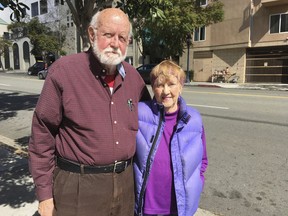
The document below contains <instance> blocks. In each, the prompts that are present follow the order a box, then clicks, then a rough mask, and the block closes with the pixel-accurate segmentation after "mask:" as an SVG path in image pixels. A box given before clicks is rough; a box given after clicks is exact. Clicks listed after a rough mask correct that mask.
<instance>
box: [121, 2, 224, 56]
mask: <svg viewBox="0 0 288 216" xmlns="http://www.w3.org/2000/svg"><path fill="white" fill-rule="evenodd" d="M127 2H128V4H127V5H126V8H125V7H124V8H125V10H126V11H127V13H128V14H129V15H130V17H137V19H133V21H134V22H133V26H134V30H135V34H134V36H135V38H136V40H137V41H142V45H143V54H144V55H150V56H151V57H152V58H153V56H154V57H157V56H158V57H159V56H160V57H161V58H169V57H176V56H179V55H182V53H183V50H184V49H185V46H186V38H187V35H191V34H192V33H193V31H194V29H195V28H196V27H201V26H204V25H206V26H207V25H210V24H212V23H216V22H219V21H222V20H223V17H224V12H223V3H221V2H220V1H218V0H213V1H212V2H211V3H210V4H208V6H206V7H200V6H199V2H198V1H196V0H161V1H139V2H140V3H139V4H135V1H129V0H128V1H127ZM129 2H130V4H129ZM142 2H146V4H148V3H150V4H151V5H152V4H154V7H151V8H152V10H150V11H149V10H146V9H147V8H146V9H145V7H143V6H142V5H141V3H142ZM144 4H145V3H144ZM151 5H150V6H151Z"/></svg>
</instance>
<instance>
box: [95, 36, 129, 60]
mask: <svg viewBox="0 0 288 216" xmlns="http://www.w3.org/2000/svg"><path fill="white" fill-rule="evenodd" d="M92 51H93V53H94V55H95V56H96V57H97V58H98V60H99V61H100V63H101V64H105V65H118V64H119V63H121V62H122V61H124V60H125V58H126V55H127V49H126V51H125V54H124V55H122V53H121V51H120V50H119V49H117V50H116V49H113V48H111V47H108V48H106V49H104V50H102V51H100V50H99V47H98V44H97V41H94V43H93V44H92Z"/></svg>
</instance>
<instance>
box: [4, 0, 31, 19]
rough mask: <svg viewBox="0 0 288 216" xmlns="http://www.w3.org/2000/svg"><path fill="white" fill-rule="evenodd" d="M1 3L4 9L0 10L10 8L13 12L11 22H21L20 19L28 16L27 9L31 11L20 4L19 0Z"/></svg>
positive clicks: (8, 0)
mask: <svg viewBox="0 0 288 216" xmlns="http://www.w3.org/2000/svg"><path fill="white" fill-rule="evenodd" d="M0 3H1V4H2V5H3V8H2V9H1V8H0V10H3V9H4V8H5V7H10V8H11V9H12V10H13V12H12V13H11V15H10V19H11V21H18V22H20V19H21V18H24V17H25V15H26V9H27V10H29V9H30V8H29V7H28V6H27V5H25V4H24V3H22V2H19V1H18V0H1V1H0ZM14 15H15V16H14ZM14 17H15V18H16V20H15V19H14Z"/></svg>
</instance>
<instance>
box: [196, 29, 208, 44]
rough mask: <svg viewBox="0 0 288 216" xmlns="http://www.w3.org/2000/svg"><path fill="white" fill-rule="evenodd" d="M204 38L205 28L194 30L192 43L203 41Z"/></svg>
mask: <svg viewBox="0 0 288 216" xmlns="http://www.w3.org/2000/svg"><path fill="white" fill-rule="evenodd" d="M205 37H206V27H205V26H203V27H200V28H196V29H195V31H194V41H204V40H205Z"/></svg>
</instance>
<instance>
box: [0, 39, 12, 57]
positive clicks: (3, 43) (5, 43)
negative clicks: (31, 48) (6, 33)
mask: <svg viewBox="0 0 288 216" xmlns="http://www.w3.org/2000/svg"><path fill="white" fill-rule="evenodd" d="M11 44H12V43H11V42H10V41H8V40H5V39H4V38H3V37H0V55H1V54H2V53H3V52H4V49H5V47H7V46H8V47H9V46H11Z"/></svg>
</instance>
